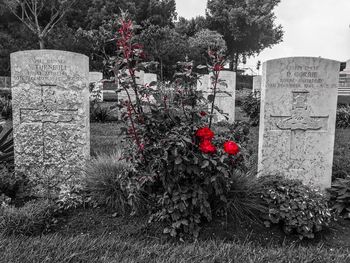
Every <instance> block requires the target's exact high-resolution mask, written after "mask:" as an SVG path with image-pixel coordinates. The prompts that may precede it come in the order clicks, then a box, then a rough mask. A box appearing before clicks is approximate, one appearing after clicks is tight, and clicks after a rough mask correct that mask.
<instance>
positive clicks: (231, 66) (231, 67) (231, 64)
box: [229, 60, 234, 71]
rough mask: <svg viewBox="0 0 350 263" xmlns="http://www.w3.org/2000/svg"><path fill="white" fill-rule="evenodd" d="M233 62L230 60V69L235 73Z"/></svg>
mask: <svg viewBox="0 0 350 263" xmlns="http://www.w3.org/2000/svg"><path fill="white" fill-rule="evenodd" d="M233 64H234V63H233V60H230V64H229V69H230V70H231V71H233Z"/></svg>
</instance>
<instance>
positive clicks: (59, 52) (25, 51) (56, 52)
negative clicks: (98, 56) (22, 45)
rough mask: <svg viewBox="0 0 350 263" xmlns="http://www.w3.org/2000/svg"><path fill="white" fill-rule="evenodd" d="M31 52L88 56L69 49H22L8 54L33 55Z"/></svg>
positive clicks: (85, 57)
mask: <svg viewBox="0 0 350 263" xmlns="http://www.w3.org/2000/svg"><path fill="white" fill-rule="evenodd" d="M33 54H58V55H65V56H72V57H81V58H84V59H87V60H89V57H88V56H86V55H83V54H80V53H75V52H71V51H65V50H57V49H32V50H22V51H16V52H13V53H11V54H10V56H11V59H12V57H18V56H26V55H33Z"/></svg>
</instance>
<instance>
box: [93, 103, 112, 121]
mask: <svg viewBox="0 0 350 263" xmlns="http://www.w3.org/2000/svg"><path fill="white" fill-rule="evenodd" d="M110 111H111V110H110V109H109V108H108V107H103V106H102V103H100V102H97V101H90V122H106V121H107V120H108V118H109V114H110Z"/></svg>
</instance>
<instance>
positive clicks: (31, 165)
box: [11, 50, 90, 185]
mask: <svg viewBox="0 0 350 263" xmlns="http://www.w3.org/2000/svg"><path fill="white" fill-rule="evenodd" d="M11 79H12V105H13V137H14V151H15V170H16V173H24V174H25V175H26V176H27V178H30V179H33V178H34V180H37V179H35V178H41V180H49V181H50V183H51V184H54V182H55V181H58V185H59V183H64V181H65V180H69V181H70V182H73V183H74V180H75V179H77V178H79V177H80V176H81V175H82V174H83V171H84V169H85V166H86V162H87V161H88V159H89V157H90V121H89V86H88V82H89V58H88V57H87V56H85V55H81V54H77V53H72V52H66V51H58V50H30V51H20V52H16V53H12V54H11ZM49 175H50V176H51V177H52V178H50V179H48V178H46V177H47V176H49ZM43 176H45V179H44V178H43Z"/></svg>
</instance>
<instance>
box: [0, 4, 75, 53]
mask: <svg viewBox="0 0 350 263" xmlns="http://www.w3.org/2000/svg"><path fill="white" fill-rule="evenodd" d="M76 2H77V0H3V3H4V4H5V5H6V7H7V8H8V9H9V10H10V11H11V13H12V14H13V15H14V16H16V17H17V18H18V19H19V21H21V22H22V23H23V24H24V25H25V26H26V27H27V28H28V29H29V30H30V31H31V32H33V33H34V34H35V35H36V36H37V38H38V41H39V44H40V48H41V49H43V48H45V39H46V37H47V35H48V34H49V33H50V32H51V31H52V29H53V28H54V27H55V26H56V25H57V24H58V23H59V22H60V21H62V19H63V17H64V16H65V14H66V13H67V12H68V10H70V9H71V8H72V6H73V5H74V4H75V3H76Z"/></svg>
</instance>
